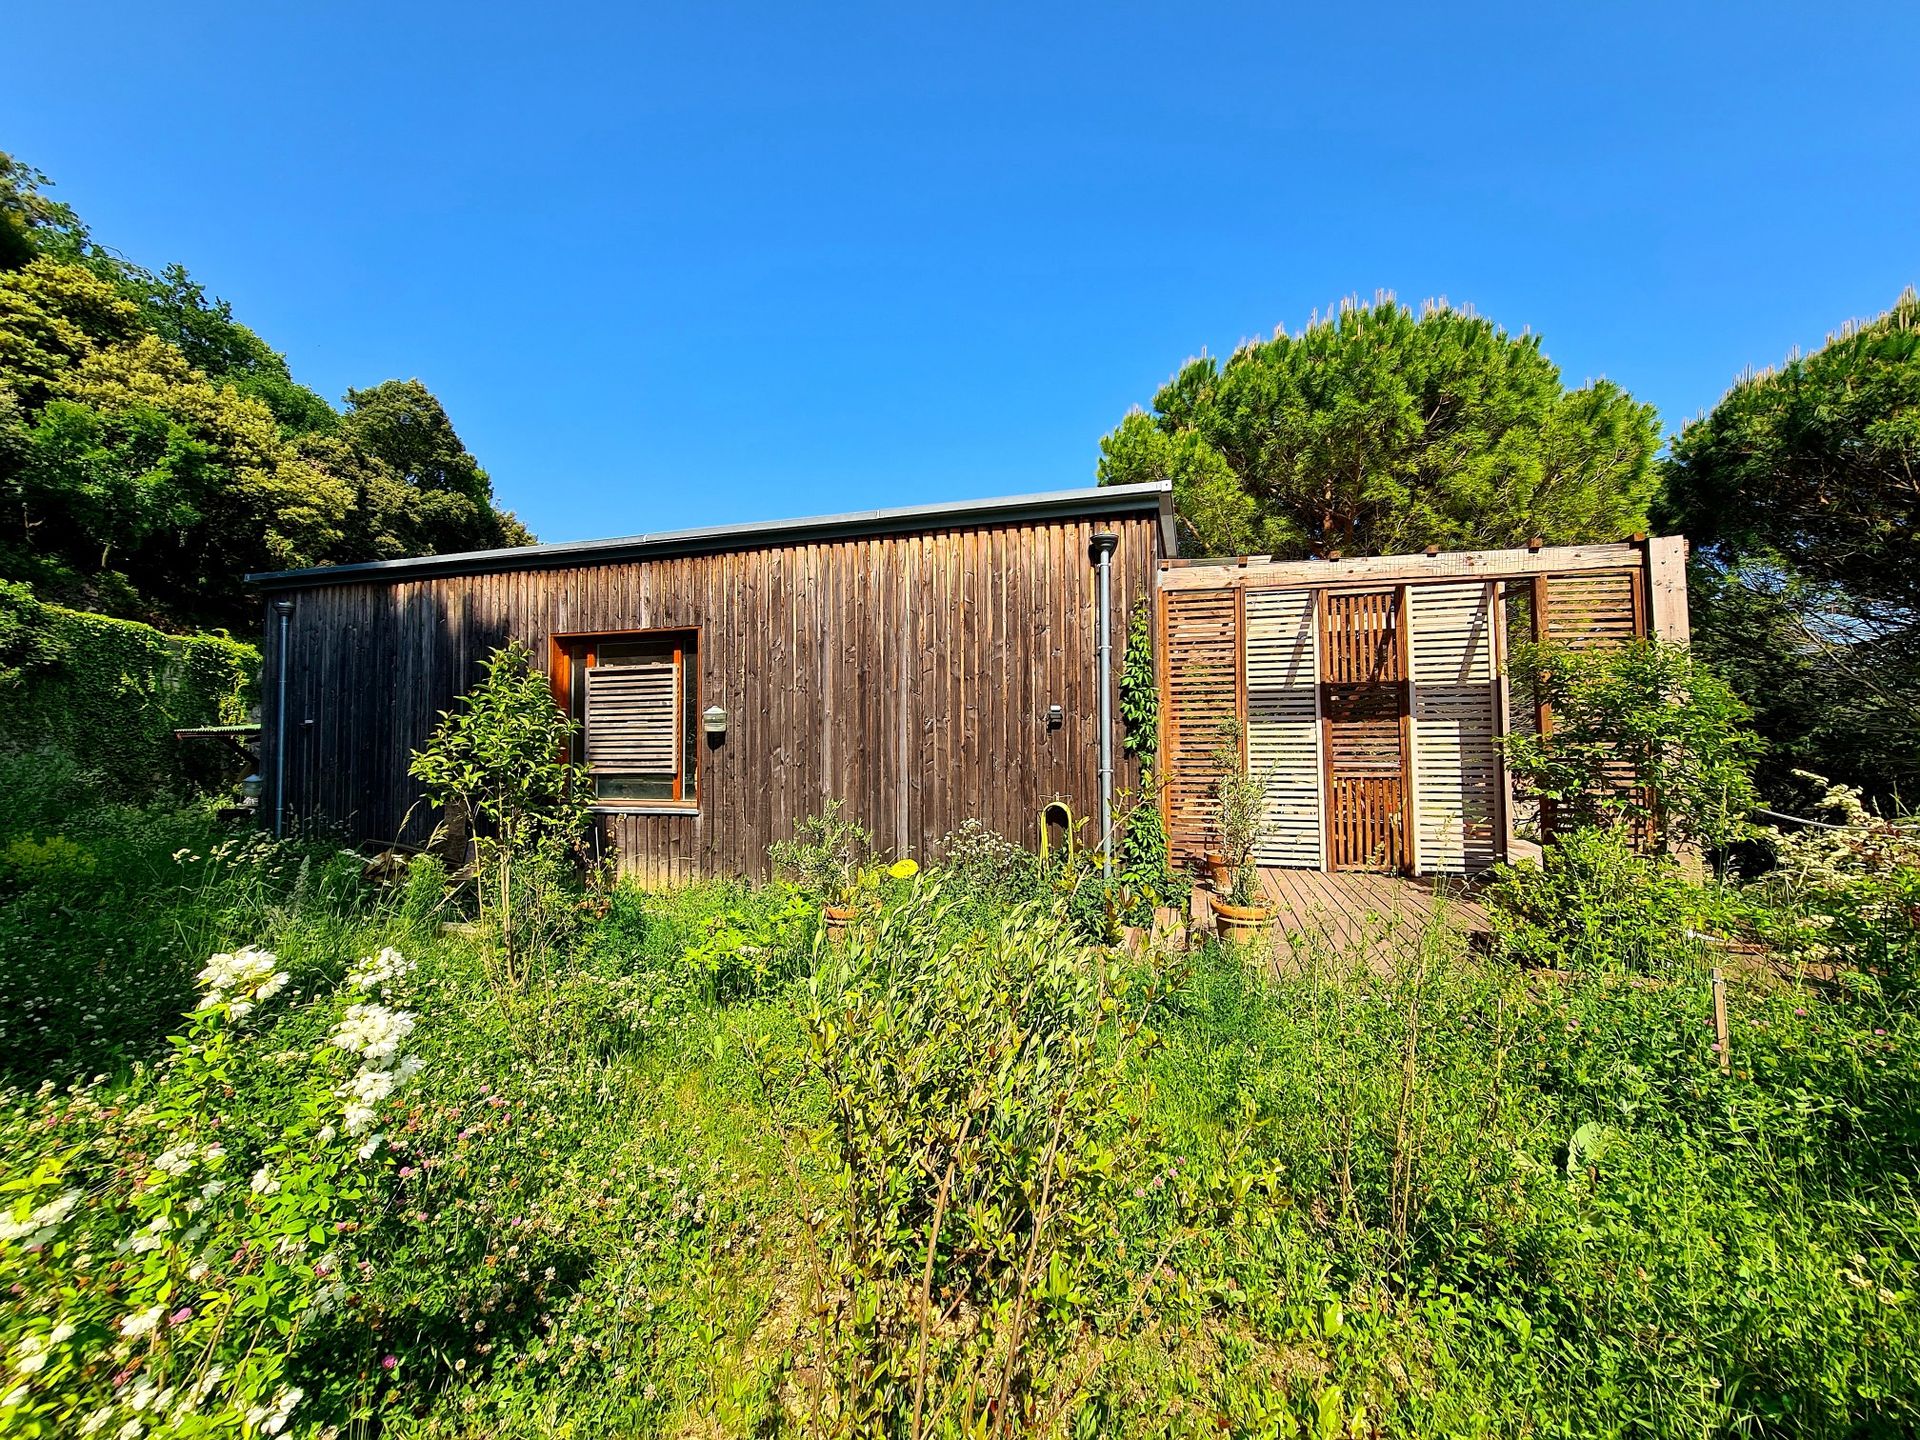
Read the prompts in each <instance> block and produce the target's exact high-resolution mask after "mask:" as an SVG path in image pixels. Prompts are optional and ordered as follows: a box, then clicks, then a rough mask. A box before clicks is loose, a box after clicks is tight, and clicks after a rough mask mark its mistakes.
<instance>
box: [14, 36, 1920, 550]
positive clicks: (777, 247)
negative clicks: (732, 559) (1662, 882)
mask: <svg viewBox="0 0 1920 1440" xmlns="http://www.w3.org/2000/svg"><path fill="white" fill-rule="evenodd" d="M296 10H298V11H300V12H302V13H298V14H296V13H294V12H295V11H296ZM1469 12H1471V13H1469ZM7 31H8V40H7V48H8V50H9V52H10V53H9V55H8V57H7V59H6V61H5V69H4V73H5V76H6V83H5V85H4V86H3V87H0V148H5V149H9V150H12V151H13V152H14V153H16V154H17V155H18V156H20V157H21V158H22V159H25V160H27V161H29V162H30V163H32V164H35V165H37V166H39V167H40V168H41V169H42V170H45V171H47V172H49V173H50V174H51V175H52V176H53V177H54V178H55V180H56V181H57V182H58V189H57V190H56V191H55V193H56V194H57V195H58V196H60V197H61V198H63V199H65V200H67V201H68V202H69V203H71V204H73V205H74V206H76V207H77V208H78V209H79V210H80V212H81V214H82V215H83V216H84V217H86V219H87V220H88V221H89V222H90V223H91V224H92V225H93V227H94V231H95V234H96V237H97V238H99V239H100V240H102V241H103V242H105V243H107V244H110V245H113V246H114V247H116V248H118V249H120V250H122V251H124V252H125V253H127V254H128V255H130V256H131V257H132V258H134V259H136V260H139V261H141V262H143V263H146V264H148V265H152V266H155V267H157V266H159V265H160V264H162V263H164V262H166V261H169V260H180V261H183V262H185V263H186V264H187V265H188V266H189V267H190V268H191V269H192V270H193V271H194V273H195V274H196V276H197V277H198V278H200V279H201V280H202V281H203V282H204V283H206V284H207V285H208V286H209V287H210V288H211V289H213V290H214V291H216V292H217V293H219V294H222V295H224V296H226V297H227V298H228V299H230V300H231V301H232V302H233V304H234V306H235V309H236V311H237V313H238V314H239V316H240V317H241V318H242V319H243V320H245V321H247V322H248V323H249V324H251V325H252V326H253V327H254V328H255V329H256V330H258V331H259V332H260V333H261V334H262V335H264V336H265V337H266V338H267V339H268V340H269V341H270V342H271V343H272V344H273V345H275V346H276V347H278V348H281V349H284V350H285V351H286V352H287V354H288V357H289V359H290V360H291V362H292V364H293V367H294V373H295V374H296V375H297V376H298V377H299V378H301V379H302V380H304V381H305V382H306V383H308V384H310V385H312V386H314V387H315V388H316V389H318V390H320V391H321V392H322V393H324V394H327V395H329V396H331V397H336V398H337V397H338V396H339V395H340V394H341V392H343V391H344V390H345V389H346V388H347V387H348V386H349V385H366V384H372V383H375V382H377V381H379V380H382V379H386V378H389V377H393V376H400V377H406V376H416V375H417V376H418V377H420V378H421V379H422V380H424V381H425V382H426V383H427V384H428V385H430V386H431V387H432V388H433V389H434V390H435V391H436V392H437V393H438V394H439V395H440V396H441V398H442V399H443V400H444V401H445V402H446V404H447V407H448V409H449V410H450V411H451V412H452V415H453V418H454V422H455V424H456V425H457V426H458V428H459V430H460V432H461V434H462V436H463V437H464V438H465V439H466V441H467V443H468V444H469V446H470V447H471V448H472V449H473V450H474V452H475V453H476V454H478V455H479V456H480V458H481V461H482V462H483V463H484V464H485V465H486V466H487V467H488V468H489V470H491V472H492V473H493V476H494V480H495V485H496V487H497V489H498V492H499V494H500V497H501V499H502V501H503V502H504V503H505V504H507V505H509V506H511V507H512V508H514V509H516V510H517V511H518V512H519V513H520V515H521V516H522V518H523V519H525V520H526V521H527V522H528V523H529V524H530V525H532V527H533V528H534V529H535V530H536V531H537V532H538V533H539V534H540V536H541V537H542V538H543V539H551V540H565V539H577V538H583V537H588V536H595V535H612V534H626V533H633V532H637V531H643V530H655V529H666V528H673V527H677V526H683V525H695V524H708V523H724V522H732V521H741V520H752V519H757V518H771V517H775V516H784V515H796V514H812V513H819V512H826V511H836V510H846V509H855V508H863V507H866V506H871V505H888V504H911V503H917V502H922V501H931V500H943V499H959V498H964V497H971V496H980V495H992V494H1006V493H1017V492H1023V491H1029V490H1044V489H1055V488H1061V487H1065V486H1071V485H1079V484H1089V483H1091V482H1092V479H1093V473H1094V463H1095V459H1096V456H1097V453H1098V442H1099V438H1100V436H1101V435H1102V434H1103V433H1105V432H1106V431H1107V430H1108V429H1110V428H1111V427H1112V426H1113V425H1114V424H1115V423H1117V422H1118V420H1119V419H1120V417H1121V416H1122V415H1123V414H1125V412H1126V411H1127V409H1128V408H1129V407H1130V406H1132V405H1135V404H1146V403H1148V402H1149V401H1150V400H1151V398H1152V395H1153V392H1154V390H1155V388H1156V387H1157V386H1158V385H1159V384H1160V383H1161V382H1162V381H1163V380H1164V379H1166V377H1167V376H1168V375H1169V374H1171V373H1172V371H1173V370H1174V368H1175V367H1176V366H1177V365H1178V364H1179V363H1180V362H1181V361H1182V360H1183V359H1185V358H1186V357H1187V356H1189V355H1193V354H1196V353H1198V352H1200V351H1201V350H1203V349H1206V350H1210V351H1212V352H1213V353H1216V354H1224V353H1226V352H1228V351H1230V350H1231V349H1232V348H1233V346H1234V345H1235V344H1236V342H1238V341H1240V340H1242V339H1245V338H1250V337H1255V336H1263V335H1266V334H1268V333H1270V332H1271V331H1272V329H1273V327H1274V326H1275V325H1277V324H1282V323H1284V324H1286V325H1287V326H1288V327H1289V328H1296V327H1298V326H1299V325H1300V324H1302V323H1304V322H1305V321H1306V320H1307V318H1308V317H1309V316H1310V315H1311V314H1312V313H1313V312H1314V311H1315V310H1316V309H1317V310H1321V311H1324V310H1326V309H1327V308H1328V307H1329V306H1330V305H1334V304H1337V303H1338V301H1339V300H1340V299H1341V297H1343V296H1348V295H1356V294H1357V295H1361V296H1364V297H1371V296H1372V294H1373V293H1374V292H1375V291H1376V290H1380V289H1386V290H1391V291H1394V292H1396V293H1397V294H1398V295H1399V296H1400V297H1401V298H1402V299H1403V300H1407V301H1410V302H1418V301H1420V300H1422V299H1424V298H1426V297H1428V296H1445V297H1446V298H1448V299H1449V300H1451V301H1453V302H1455V303H1457V304H1471V305H1472V306H1473V307H1474V308H1476V309H1477V310H1479V311H1480V312H1481V313H1483V314H1486V315H1488V316H1491V317H1492V318H1493V319H1495V320H1496V321H1498V322H1499V323H1501V324H1502V325H1504V326H1506V327H1507V328H1508V329H1510V330H1515V331H1518V330H1521V329H1532V330H1534V331H1536V332H1538V333H1539V334H1541V335H1542V336H1543V337H1544V339H1545V345H1546V349H1547V351H1548V353H1549V354H1550V355H1551V356H1552V357H1553V358H1554V359H1555V360H1556V361H1557V362H1558V363H1559V365H1560V366H1561V368H1562V370H1563V372H1564V373H1565V374H1566V376H1567V377H1568V378H1569V379H1570V380H1571V381H1573V382H1575V383H1578V382H1580V381H1582V380H1585V379H1587V378H1589V377H1593V376H1599V375H1605V376H1608V377H1609V378H1611V379H1613V380H1615V381H1616V382H1618V383H1620V384H1622V385H1624V386H1626V387H1627V388H1628V389H1629V390H1631V391H1632V392H1633V393H1634V394H1635V395H1637V396H1639V397H1641V398H1643V399H1646V400H1650V401H1652V402H1654V403H1655V404H1656V405H1657V406H1658V407H1659V409H1660V413H1661V417H1662V420H1663V422H1664V423H1665V425H1666V426H1667V428H1668V429H1669V430H1672V429H1674V428H1677V426H1678V425H1679V423H1680V422H1681V421H1682V420H1684V419H1685V418H1687V417H1689V416H1691V415H1694V414H1696V413H1698V412H1699V411H1701V410H1702V409H1704V408H1707V407H1710V406H1711V405H1712V403H1713V402H1714V401H1715V400H1716V399H1717V398H1718V397H1719V395H1720V394H1721V392H1722V391H1723V390H1724V389H1725V387H1726V385H1727V384H1728V383H1729V382H1730V381H1731V380H1732V379H1733V378H1734V377H1735V376H1736V375H1737V374H1738V373H1739V372H1740V371H1741V370H1742V369H1744V368H1747V367H1749V366H1758V365H1764V364H1767V363H1770V362H1773V361H1776V360H1778V359H1780V358H1781V357H1782V356H1783V355H1784V354H1785V353H1786V352H1787V351H1788V350H1789V349H1790V348H1791V347H1793V346H1796V345H1797V346H1803V347H1810V346H1813V345H1816V344H1818V343H1819V341H1820V340H1821V338H1822V337H1823V335H1825V334H1826V333H1827V332H1828V331H1829V330H1830V329H1831V328H1833V327H1834V326H1836V325H1837V324H1839V323H1840V322H1842V321H1844V320H1846V319H1848V318H1849V317H1852V316H1858V315H1865V314H1870V313H1873V312H1875V311H1877V310H1880V309H1884V308H1885V307H1886V305H1887V304H1888V303H1890V302H1891V301H1892V300H1893V298H1894V296H1895V295H1896V294H1897V293H1898V292H1899V290H1900V289H1901V288H1902V287H1903V286H1905V285H1908V284H1912V283H1915V282H1916V281H1920V183H1916V181H1917V180H1920V163H1917V162H1920V153H1916V152H1917V151H1920V87H1916V86H1915V85H1913V84H1912V82H1911V58H1912V56H1913V55H1914V54H1915V53H1916V49H1917V48H1920V7H1915V6H1912V5H1899V6H1896V5H1884V6H1874V7H1866V6H1850V5H1830V6H1829V5H1822V6H1810V5H1804V4H1800V5H1765V4H1754V5H1725V6H1707V5H1688V4H1672V3H1667V4H1644V5H1633V4H1621V5H1612V6H1584V7H1578V8H1577V9H1576V8H1575V7H1562V6H1550V5H1541V4H1537V3H1536V4H1530V5H1526V6H1518V7H1514V8H1512V9H1502V8H1499V7H1490V6H1466V5H1453V6H1442V5H1431V4H1423V5H1418V6H1407V7H1404V8H1392V7H1375V6H1366V5H1316V6H1311V7H1306V6H1280V5H1272V6H1262V7H1253V6H1247V7H1216V6H1205V5H1185V6H1173V5H1164V4H1162V5H1155V6H1152V7H1118V6H1106V7H1101V6H1091V5H1086V6H1074V7H1065V6H1040V5H1032V4H1027V5H1015V6H1006V7H994V6H943V7H930V6H924V5H900V4H892V5H886V6H874V7H870V8H869V7H859V8H854V7H838V6H825V7H818V6H794V5H780V6H761V5H730V6H683V7H676V8H673V9H667V8H655V7H643V6H615V5H606V6H596V5H591V4H583V5H575V6H568V7H559V6H554V7H544V8H543V7H535V6H528V5H524V4H521V5H514V6H511V7H507V6H492V5H476V4H463V5H457V6H456V5H451V4H446V5H440V4H425V3H422V4H401V3H391V0H389V3H387V4H383V5H379V6H363V5H357V4H346V3H336V4H332V5H327V6H304V7H299V6H280V5H259V4H254V5H242V4H232V5H224V6H205V5H188V4H180V5H171V6H157V5H151V4H139V5H131V4H89V5H84V6H83V5H64V4H42V5H35V6H30V7H16V8H15V9H14V10H13V12H12V13H11V14H10V15H9V17H8V21H7Z"/></svg>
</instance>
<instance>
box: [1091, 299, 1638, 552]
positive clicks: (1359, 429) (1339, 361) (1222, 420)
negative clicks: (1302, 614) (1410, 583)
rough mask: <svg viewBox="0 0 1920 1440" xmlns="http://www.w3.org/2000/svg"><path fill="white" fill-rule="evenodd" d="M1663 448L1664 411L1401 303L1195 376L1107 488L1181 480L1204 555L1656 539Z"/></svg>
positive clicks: (1127, 441) (1126, 445)
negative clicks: (1642, 533)
mask: <svg viewBox="0 0 1920 1440" xmlns="http://www.w3.org/2000/svg"><path fill="white" fill-rule="evenodd" d="M1659 444H1660V432H1659V423H1658V420H1657V418H1656V417H1655V414H1654V411H1653V407H1652V406H1650V405H1641V404H1637V403H1636V402H1635V401H1634V400H1633V399H1632V397H1631V396H1629V395H1628V394H1627V393H1626V392H1625V391H1623V390H1621V389H1620V388H1619V387H1618V386H1616V385H1613V384H1611V383H1609V382H1607V381H1605V380H1599V381H1594V382H1593V383H1591V384H1588V385H1585V386H1583V387H1581V388H1579V389H1571V390H1570V389H1568V388H1567V387H1566V385H1564V384H1563V383H1562V381H1561V378H1560V372H1559V370H1558V369H1557V368H1556V367H1555V366H1554V364H1553V363H1552V361H1550V360H1548V359H1547V357H1546V356H1545V355H1544V354H1543V353H1542V352H1541V349H1540V342H1539V340H1538V338H1537V337H1534V336H1513V335H1509V334H1507V333H1506V332H1505V331H1504V330H1501V329H1499V328H1498V327H1497V326H1495V325H1494V324H1493V323H1492V322H1491V321H1488V320H1486V319H1484V318H1482V317H1480V316H1477V315H1471V314H1466V313H1462V312H1461V311H1458V310H1453V309H1449V308H1447V307H1445V306H1439V305H1430V306H1428V307H1427V308H1426V309H1425V310H1424V311H1422V312H1421V313H1419V314H1415V313H1414V312H1413V311H1412V310H1410V309H1408V308H1407V307H1405V306H1403V305H1400V304H1397V303H1395V302H1394V301H1392V300H1391V299H1382V300H1380V301H1379V302H1377V303H1376V304H1374V305H1371V306H1363V305H1349V306H1347V307H1345V308H1343V309H1342V310H1341V311H1340V312H1339V313H1338V314H1337V315H1335V316H1332V317H1330V318H1328V319H1326V320H1317V321H1316V322H1314V323H1313V324H1310V325H1308V326H1307V328H1306V329H1304V330H1303V331H1301V332H1300V333H1299V334H1298V335H1289V334H1286V333H1285V332H1284V331H1283V332H1281V333H1279V334H1276V335H1275V336H1274V337H1273V338H1272V339H1271V340H1265V341H1261V342H1258V343H1254V344H1249V345H1244V346H1242V347H1241V348H1240V349H1238V350H1236V351H1234V353H1233V354H1232V355H1231V356H1229V357H1228V359H1227V360H1226V362H1225V363H1224V364H1222V363H1221V362H1219V361H1217V360H1214V359H1212V358H1209V357H1203V358H1201V359H1198V360H1190V361H1188V362H1187V364H1186V365H1184V366H1183V367H1181V369H1180V371H1179V373H1177V374H1176V375H1175V376H1174V377H1173V379H1171V380H1170V381H1168V382H1167V384H1166V385H1165V386H1163V387H1162V388H1161V390H1160V393H1159V394H1158V395H1156V396H1155V397H1154V401H1153V411H1152V413H1151V414H1147V413H1142V412H1139V411H1136V412H1134V413H1133V414H1131V415H1129V416H1127V418H1126V419H1125V420H1123V421H1122V422H1121V423H1120V426H1119V427H1118V428H1117V429H1115V430H1114V431H1113V432H1112V433H1111V434H1109V435H1108V436H1107V437H1106V438H1105V439H1104V440H1103V441H1102V442H1101V445H1100V467H1099V476H1100V480H1101V483H1102V484H1124V483H1128V482H1131V481H1140V480H1171V481H1172V482H1173V486H1174V501H1175V506H1176V508H1177V510H1178V512H1179V515H1180V520H1181V525H1182V528H1183V530H1184V532H1185V537H1186V543H1187V544H1188V545H1189V546H1191V547H1193V548H1194V549H1195V550H1197V551H1201V552H1205V553H1209V554H1216V555H1220V554H1228V555H1231V554H1255V553H1260V554H1267V553H1272V554H1281V555H1289V556H1304V555H1308V554H1312V553H1317V552H1320V551H1323V550H1328V549H1339V550H1343V551H1345V552H1346V553H1348V554H1361V553H1367V554H1388V553H1395V552H1405V551H1411V550H1418V549H1421V548H1423V547H1425V546H1427V545H1440V546H1442V547H1445V548H1450V549H1457V548H1464V547H1472V546H1494V545H1512V544H1520V543H1523V542H1525V541H1526V540H1527V539H1528V538H1529V537H1531V536H1534V535H1542V536H1545V537H1546V539H1547V541H1548V542H1549V543H1573V542H1578V541H1591V540H1617V539H1619V538H1620V537H1621V536H1623V535H1626V534H1629V533H1631V532H1633V531H1636V530H1643V529H1645V528H1646V524H1647V506H1648V503H1649V502H1650V501H1651V499H1652V498H1653V495H1654V491H1655V488H1656V486H1657V484H1658V476H1657V473H1656V471H1655V468H1654V464H1653V457H1654V452H1655V451H1656V450H1657V449H1658V448H1659Z"/></svg>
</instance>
